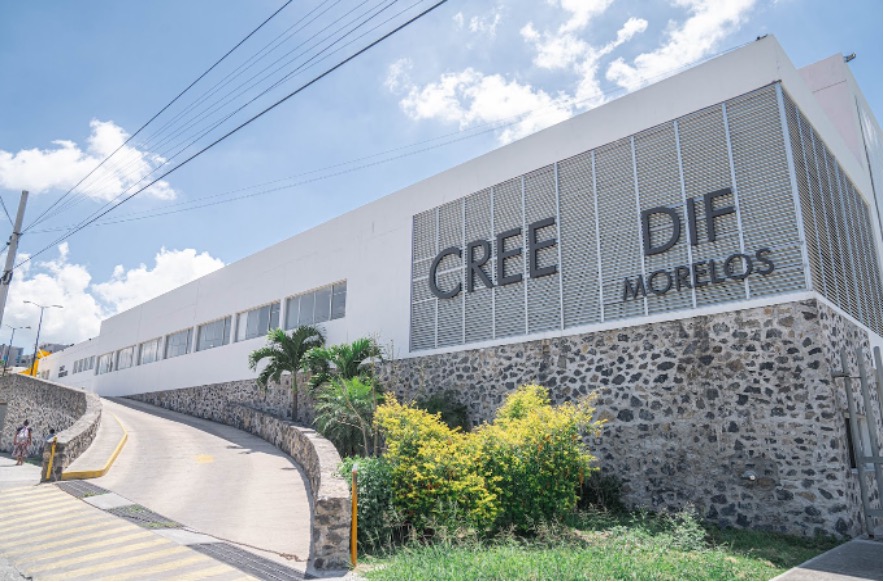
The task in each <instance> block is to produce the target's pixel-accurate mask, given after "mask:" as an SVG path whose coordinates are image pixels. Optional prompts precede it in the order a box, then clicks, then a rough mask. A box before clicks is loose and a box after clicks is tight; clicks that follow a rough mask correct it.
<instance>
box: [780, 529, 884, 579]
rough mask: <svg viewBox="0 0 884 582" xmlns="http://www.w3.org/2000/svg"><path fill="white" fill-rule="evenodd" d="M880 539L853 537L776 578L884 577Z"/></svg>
mask: <svg viewBox="0 0 884 582" xmlns="http://www.w3.org/2000/svg"><path fill="white" fill-rule="evenodd" d="M881 554H882V546H881V542H880V541H871V540H863V539H855V540H851V541H849V542H847V543H845V544H842V545H840V546H838V547H837V548H833V549H831V550H829V551H828V552H825V553H823V554H820V555H819V556H817V557H816V558H812V559H810V560H808V561H807V562H805V563H803V564H801V565H800V566H797V567H795V568H792V569H791V570H789V571H788V572H784V573H783V574H780V575H779V576H777V577H776V578H774V580H884V569H882V562H881Z"/></svg>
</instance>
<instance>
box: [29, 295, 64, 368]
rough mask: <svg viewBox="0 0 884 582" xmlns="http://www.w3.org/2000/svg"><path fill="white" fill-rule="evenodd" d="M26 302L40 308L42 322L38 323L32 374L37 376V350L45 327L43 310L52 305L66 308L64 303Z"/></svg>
mask: <svg viewBox="0 0 884 582" xmlns="http://www.w3.org/2000/svg"><path fill="white" fill-rule="evenodd" d="M25 303H30V304H31V305H34V306H36V307H39V308H40V323H38V324H37V339H36V340H35V341H34V361H33V362H31V374H32V375H33V376H34V377H36V376H37V351H38V350H39V346H40V328H41V327H43V310H44V309H49V308H50V307H58V308H59V309H64V306H63V305H40V304H39V303H34V302H33V301H28V300H27V299H25Z"/></svg>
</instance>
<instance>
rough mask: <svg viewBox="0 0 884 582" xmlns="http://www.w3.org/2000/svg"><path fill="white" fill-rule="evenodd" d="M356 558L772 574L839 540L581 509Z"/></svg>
mask: <svg viewBox="0 0 884 582" xmlns="http://www.w3.org/2000/svg"><path fill="white" fill-rule="evenodd" d="M440 537H442V539H441V540H439V541H437V542H436V543H419V542H412V543H410V544H406V545H405V546H402V547H400V548H397V549H394V550H392V551H390V552H389V553H387V554H386V555H381V556H377V557H369V558H367V559H364V560H363V561H362V562H361V566H360V573H361V574H363V575H364V576H365V577H366V578H368V579H369V580H769V579H770V578H773V577H774V576H777V575H778V574H781V573H782V572H784V571H785V570H787V569H789V568H791V567H793V566H796V565H798V564H800V563H802V562H804V561H806V560H807V559H809V558H812V557H813V556H815V555H817V554H819V553H821V552H823V551H825V550H827V549H829V548H831V547H834V546H835V545H837V544H838V543H839V542H838V541H836V540H834V539H804V538H798V537H794V536H786V535H782V534H774V533H768V532H757V531H756V532H752V531H741V530H721V529H718V528H715V527H704V526H701V525H700V524H699V523H698V522H697V521H696V519H694V518H692V517H690V516H689V515H686V514H680V515H678V516H657V515H652V514H648V513H628V514H609V513H599V512H593V513H590V512H584V513H580V514H577V515H575V516H574V518H573V519H572V520H569V523H568V524H560V525H557V526H545V527H542V528H540V529H539V532H538V534H537V535H536V536H534V537H532V538H530V539H526V538H522V537H519V536H516V535H513V534H508V535H501V536H498V537H496V538H494V539H491V540H479V539H477V538H475V537H472V536H466V537H461V538H458V537H457V536H444V535H443V536H440Z"/></svg>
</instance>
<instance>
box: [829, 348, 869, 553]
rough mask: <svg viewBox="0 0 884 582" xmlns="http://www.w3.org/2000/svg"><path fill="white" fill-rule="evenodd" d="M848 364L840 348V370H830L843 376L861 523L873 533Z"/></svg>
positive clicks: (838, 375) (843, 350)
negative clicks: (861, 511) (861, 515)
mask: <svg viewBox="0 0 884 582" xmlns="http://www.w3.org/2000/svg"><path fill="white" fill-rule="evenodd" d="M849 370H850V365H849V364H848V362H847V350H846V349H844V348H842V349H841V370H840V371H834V370H833V371H832V378H844V392H845V394H847V411H848V413H849V414H850V416H849V417H848V421H849V423H850V434H851V436H852V438H853V458H854V459H855V460H856V469H857V473H858V475H857V477H858V478H859V492H860V496H861V498H862V504H863V523H865V525H866V534H868V535H869V536H874V535H875V526H874V524H873V523H872V521H871V515H870V513H871V507H870V506H869V492H868V490H867V489H866V479H865V463H863V461H862V459H863V454H862V437H861V436H860V432H859V426H858V425H857V419H856V404H854V402H853V391H852V389H851V386H850V372H849Z"/></svg>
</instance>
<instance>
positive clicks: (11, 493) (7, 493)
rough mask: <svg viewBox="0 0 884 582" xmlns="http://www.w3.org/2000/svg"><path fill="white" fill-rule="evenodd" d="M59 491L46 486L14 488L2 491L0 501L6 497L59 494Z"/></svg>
mask: <svg viewBox="0 0 884 582" xmlns="http://www.w3.org/2000/svg"><path fill="white" fill-rule="evenodd" d="M57 491H58V489H57V488H55V487H47V486H45V485H42V486H41V485H28V486H27V487H12V488H9V489H4V490H2V491H0V499H3V498H6V497H19V496H21V495H25V494H30V493H50V492H53V493H54V492H57Z"/></svg>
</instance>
